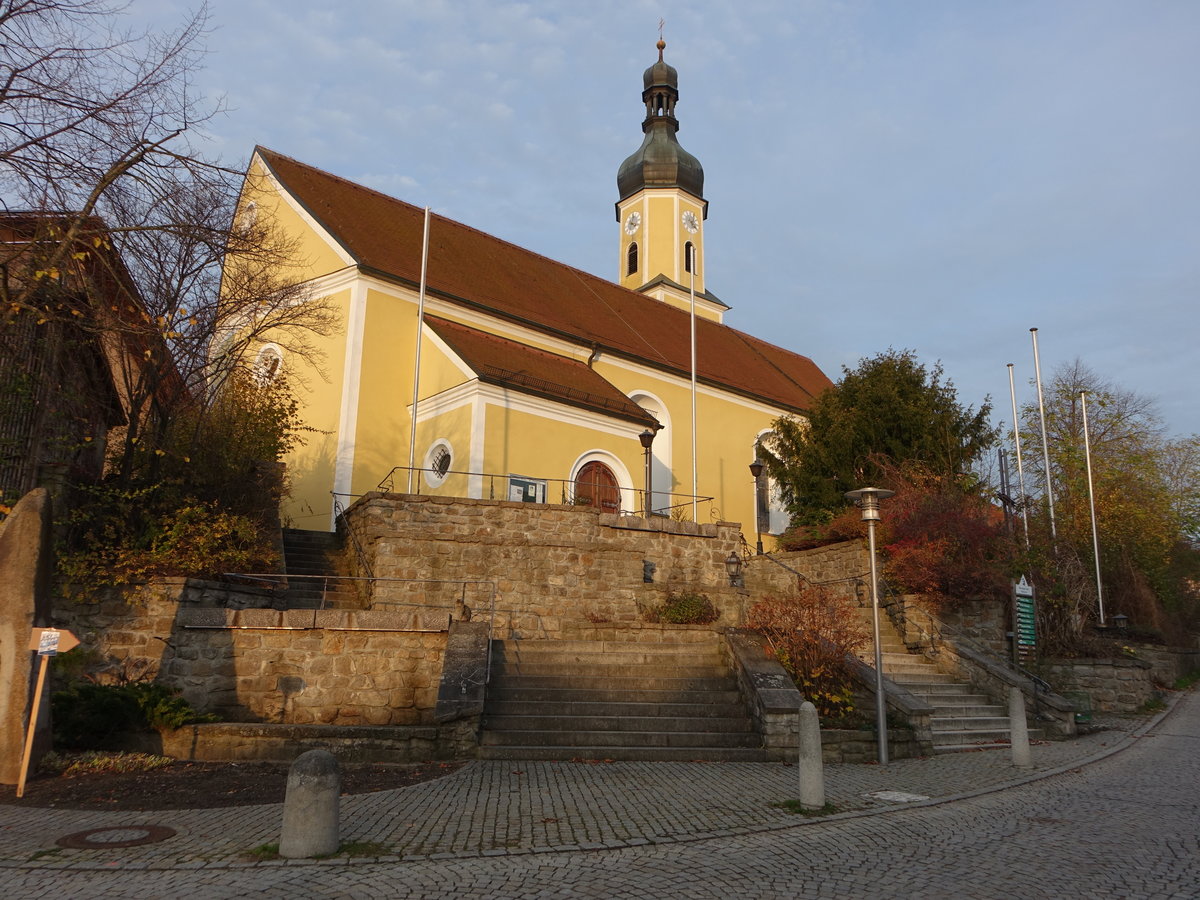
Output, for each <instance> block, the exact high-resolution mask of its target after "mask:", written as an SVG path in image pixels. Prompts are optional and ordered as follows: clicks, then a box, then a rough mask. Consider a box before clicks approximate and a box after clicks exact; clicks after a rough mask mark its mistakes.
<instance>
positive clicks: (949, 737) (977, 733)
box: [933, 728, 1010, 750]
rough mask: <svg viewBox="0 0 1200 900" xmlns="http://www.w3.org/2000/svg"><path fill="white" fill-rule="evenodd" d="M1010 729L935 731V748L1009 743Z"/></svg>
mask: <svg viewBox="0 0 1200 900" xmlns="http://www.w3.org/2000/svg"><path fill="white" fill-rule="evenodd" d="M1009 738H1010V735H1009V731H1008V729H1007V728H1005V729H997V728H962V729H958V730H954V731H951V730H947V731H937V732H935V733H934V740H933V746H934V749H935V750H936V749H938V748H941V747H963V746H968V745H980V744H1007V743H1009Z"/></svg>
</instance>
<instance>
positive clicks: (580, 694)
mask: <svg viewBox="0 0 1200 900" xmlns="http://www.w3.org/2000/svg"><path fill="white" fill-rule="evenodd" d="M508 681H509V682H511V681H512V679H508ZM561 685H562V683H561V681H559V680H558V679H554V680H553V683H552V684H551V685H549V686H546V685H542V686H536V687H535V686H524V685H523V686H519V687H513V686H512V685H511V683H504V684H500V683H497V684H495V685H489V686H488V691H487V702H488V703H489V704H490V703H492V702H493V701H495V702H498V703H535V704H540V703H543V702H545V703H554V704H569V703H634V702H636V703H638V704H639V705H640V704H647V705H655V704H659V705H678V704H685V705H696V704H700V705H711V706H712V707H714V708H721V707H723V706H725V705H728V704H740V702H741V695H740V694H739V693H738V691H737V689H736V688H730V687H726V688H725V689H721V690H718V689H713V690H705V691H694V690H663V689H654V690H638V691H630V690H628V689H623V688H616V687H603V688H579V687H562V686H561Z"/></svg>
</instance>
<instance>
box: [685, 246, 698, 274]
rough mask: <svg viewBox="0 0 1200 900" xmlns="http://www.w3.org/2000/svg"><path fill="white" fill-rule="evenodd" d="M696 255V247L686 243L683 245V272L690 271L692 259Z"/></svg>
mask: <svg viewBox="0 0 1200 900" xmlns="http://www.w3.org/2000/svg"><path fill="white" fill-rule="evenodd" d="M695 255H696V245H695V244H693V243H692V242H691V241H688V242H687V243H686V244H684V245H683V271H685V272H690V271H692V259H693V258H694V257H695Z"/></svg>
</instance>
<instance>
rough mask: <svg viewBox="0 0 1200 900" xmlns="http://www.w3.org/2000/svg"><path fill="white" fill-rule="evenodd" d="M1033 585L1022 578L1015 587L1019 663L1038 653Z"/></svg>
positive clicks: (1014, 633) (1014, 611)
mask: <svg viewBox="0 0 1200 900" xmlns="http://www.w3.org/2000/svg"><path fill="white" fill-rule="evenodd" d="M1034 593H1035V592H1034V588H1033V585H1032V584H1030V583H1029V582H1028V581H1026V580H1025V576H1024V575H1022V576H1021V580H1020V581H1018V582H1017V583H1016V584H1014V585H1013V618H1014V619H1015V620H1016V621H1015V622H1014V623H1013V643H1014V645H1015V648H1016V649H1015V653H1016V656H1017V661H1018V662H1021V661H1024V660H1027V659H1029V658H1030V657H1032V656H1033V655H1034V654H1035V653H1037V618H1036V614H1035V601H1034Z"/></svg>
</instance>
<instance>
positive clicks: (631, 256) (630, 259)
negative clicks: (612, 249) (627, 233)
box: [625, 241, 638, 275]
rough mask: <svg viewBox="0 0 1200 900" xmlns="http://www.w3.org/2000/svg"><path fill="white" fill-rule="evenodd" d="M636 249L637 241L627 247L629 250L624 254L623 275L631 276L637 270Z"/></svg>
mask: <svg viewBox="0 0 1200 900" xmlns="http://www.w3.org/2000/svg"><path fill="white" fill-rule="evenodd" d="M637 257H638V249H637V241H634V242H633V243H631V244H630V245H629V250H628V251H627V252H626V254H625V274H626V275H632V274H634V273H635V272H636V271H637V270H638V258H637Z"/></svg>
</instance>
